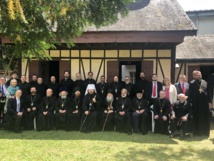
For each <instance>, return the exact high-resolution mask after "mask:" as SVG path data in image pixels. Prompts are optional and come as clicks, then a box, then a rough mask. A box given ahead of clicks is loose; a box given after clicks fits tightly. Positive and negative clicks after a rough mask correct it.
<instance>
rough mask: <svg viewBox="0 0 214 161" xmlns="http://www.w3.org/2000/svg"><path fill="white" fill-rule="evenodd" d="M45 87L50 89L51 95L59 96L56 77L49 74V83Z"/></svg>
mask: <svg viewBox="0 0 214 161" xmlns="http://www.w3.org/2000/svg"><path fill="white" fill-rule="evenodd" d="M47 88H50V89H52V91H53V95H54V96H55V97H56V98H58V97H59V83H57V82H56V77H55V76H51V78H50V83H49V84H48V85H47Z"/></svg>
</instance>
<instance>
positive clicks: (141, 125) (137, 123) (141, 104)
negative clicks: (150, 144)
mask: <svg viewBox="0 0 214 161" xmlns="http://www.w3.org/2000/svg"><path fill="white" fill-rule="evenodd" d="M132 107H133V113H132V123H133V130H134V132H138V131H139V130H140V131H141V132H142V133H143V134H146V133H148V131H149V127H150V125H149V123H150V120H149V119H150V110H149V103H148V101H147V100H145V99H143V98H141V99H138V98H137V97H135V98H133V99H132ZM137 110H138V111H140V110H144V112H143V113H142V114H138V113H137V112H136V111H137Z"/></svg>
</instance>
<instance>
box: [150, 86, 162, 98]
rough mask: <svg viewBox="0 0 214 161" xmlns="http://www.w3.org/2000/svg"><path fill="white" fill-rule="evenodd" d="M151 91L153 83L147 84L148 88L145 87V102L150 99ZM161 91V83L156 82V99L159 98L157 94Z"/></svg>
mask: <svg viewBox="0 0 214 161" xmlns="http://www.w3.org/2000/svg"><path fill="white" fill-rule="evenodd" d="M152 89H153V83H152V82H149V83H148V86H147V89H146V99H147V100H150V99H151V96H152ZM161 90H162V84H161V82H157V92H158V93H157V96H158V98H159V93H160V91H161Z"/></svg>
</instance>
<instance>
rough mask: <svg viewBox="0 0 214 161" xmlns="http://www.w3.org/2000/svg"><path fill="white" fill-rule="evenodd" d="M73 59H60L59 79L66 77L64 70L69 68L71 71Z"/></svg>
mask: <svg viewBox="0 0 214 161" xmlns="http://www.w3.org/2000/svg"><path fill="white" fill-rule="evenodd" d="M70 69H71V61H70V60H60V61H59V79H60V80H61V79H63V78H64V72H65V71H66V70H67V71H69V72H70ZM70 75H71V74H70Z"/></svg>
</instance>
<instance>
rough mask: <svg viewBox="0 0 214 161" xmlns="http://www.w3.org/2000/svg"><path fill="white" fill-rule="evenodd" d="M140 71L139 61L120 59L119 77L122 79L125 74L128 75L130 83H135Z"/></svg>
mask: <svg viewBox="0 0 214 161" xmlns="http://www.w3.org/2000/svg"><path fill="white" fill-rule="evenodd" d="M140 72H141V61H120V63H119V79H120V81H124V80H125V77H126V76H129V77H130V81H131V83H133V84H134V83H135V82H136V80H137V79H138V78H139V75H140Z"/></svg>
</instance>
